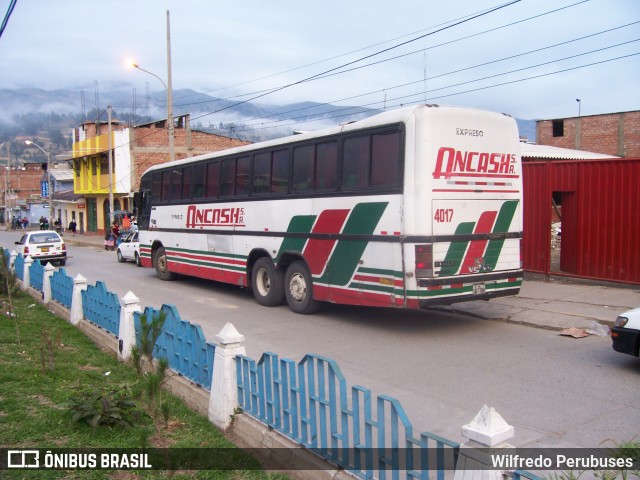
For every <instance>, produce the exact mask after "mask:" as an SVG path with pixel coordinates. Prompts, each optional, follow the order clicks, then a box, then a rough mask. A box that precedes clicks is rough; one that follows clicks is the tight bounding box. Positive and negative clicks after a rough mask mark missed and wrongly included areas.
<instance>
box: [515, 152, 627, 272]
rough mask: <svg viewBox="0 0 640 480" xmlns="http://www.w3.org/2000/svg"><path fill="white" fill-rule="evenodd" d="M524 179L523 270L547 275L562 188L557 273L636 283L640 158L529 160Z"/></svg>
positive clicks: (524, 170) (525, 165)
mask: <svg viewBox="0 0 640 480" xmlns="http://www.w3.org/2000/svg"><path fill="white" fill-rule="evenodd" d="M523 183H524V226H523V229H524V234H523V240H522V246H523V264H524V268H525V270H529V271H534V272H541V273H550V258H551V242H550V235H551V214H552V202H551V198H552V192H562V193H561V194H560V195H561V196H562V250H561V251H562V256H561V263H560V270H561V273H563V274H567V275H573V276H578V277H584V278H594V279H602V280H612V281H619V282H625V283H637V284H640V159H619V160H618V159H615V160H595V161H594V160H588V161H562V162H557V161H554V162H528V163H525V164H524V165H523ZM554 273H555V272H554Z"/></svg>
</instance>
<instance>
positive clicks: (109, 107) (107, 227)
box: [106, 105, 113, 231]
mask: <svg viewBox="0 0 640 480" xmlns="http://www.w3.org/2000/svg"><path fill="white" fill-rule="evenodd" d="M107 122H108V125H109V133H108V134H107V135H108V136H109V140H108V143H107V148H108V149H109V224H108V225H107V226H106V230H107V231H108V229H109V228H111V225H113V165H112V162H113V146H112V145H111V105H107Z"/></svg>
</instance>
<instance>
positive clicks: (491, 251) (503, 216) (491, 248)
mask: <svg viewBox="0 0 640 480" xmlns="http://www.w3.org/2000/svg"><path fill="white" fill-rule="evenodd" d="M516 208H518V201H517V200H510V201H507V202H504V203H503V204H502V207H501V208H500V212H499V213H498V218H497V219H496V224H495V226H494V227H493V232H492V233H506V232H508V231H509V225H511V221H512V220H513V215H514V214H515V213H516ZM503 246H504V238H499V239H493V240H490V241H489V245H487V251H486V252H485V254H484V263H485V265H486V266H487V267H488V269H490V270H494V269H495V268H496V265H497V264H498V259H499V258H500V252H502V247H503Z"/></svg>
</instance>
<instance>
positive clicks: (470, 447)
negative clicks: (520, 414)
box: [454, 405, 515, 480]
mask: <svg viewBox="0 0 640 480" xmlns="http://www.w3.org/2000/svg"><path fill="white" fill-rule="evenodd" d="M462 436H463V437H464V438H466V439H467V441H466V442H464V443H463V444H462V445H460V453H459V456H458V463H457V464H456V473H455V476H454V480H503V479H504V476H503V473H504V472H503V471H502V470H495V467H494V465H493V462H492V459H491V455H490V453H489V451H488V450H489V449H494V448H495V449H499V448H501V449H502V448H515V447H514V446H513V445H510V444H508V443H507V442H506V441H507V440H509V439H510V438H513V436H514V429H513V427H512V426H511V425H509V424H508V423H507V422H506V421H505V420H504V419H503V418H502V416H501V415H500V414H499V413H498V412H496V411H495V409H494V408H493V407H488V406H486V405H485V406H483V407H482V408H481V409H480V411H479V412H478V413H477V415H476V416H475V417H474V419H473V420H472V421H471V423H468V424H467V425H464V426H463V427H462Z"/></svg>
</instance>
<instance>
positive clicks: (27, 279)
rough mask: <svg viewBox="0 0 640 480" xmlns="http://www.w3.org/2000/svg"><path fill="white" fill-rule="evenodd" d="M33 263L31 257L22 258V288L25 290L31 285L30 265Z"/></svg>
mask: <svg viewBox="0 0 640 480" xmlns="http://www.w3.org/2000/svg"><path fill="white" fill-rule="evenodd" d="M32 264H33V258H31V257H27V258H25V259H24V272H23V275H22V289H23V290H26V289H28V288H29V286H30V285H31V265H32Z"/></svg>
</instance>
